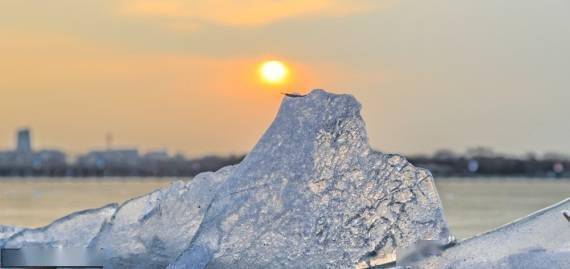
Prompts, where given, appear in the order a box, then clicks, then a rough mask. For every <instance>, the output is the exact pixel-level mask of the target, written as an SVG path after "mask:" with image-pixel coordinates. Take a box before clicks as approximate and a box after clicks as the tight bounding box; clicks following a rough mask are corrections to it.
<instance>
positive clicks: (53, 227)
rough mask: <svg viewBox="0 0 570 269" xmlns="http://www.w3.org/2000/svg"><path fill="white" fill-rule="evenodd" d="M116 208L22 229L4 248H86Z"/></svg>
mask: <svg viewBox="0 0 570 269" xmlns="http://www.w3.org/2000/svg"><path fill="white" fill-rule="evenodd" d="M116 208H117V205H116V204H110V205H107V206H105V207H102V208H97V209H89V210H85V211H80V212H76V213H73V214H70V215H68V216H65V217H63V218H61V219H58V220H56V221H54V222H53V223H52V224H50V225H48V226H45V227H42V228H35V229H22V230H20V231H19V232H17V233H15V234H13V235H12V236H10V237H9V238H8V239H6V241H5V243H4V247H6V248H21V247H28V246H30V247H31V246H49V247H87V244H88V243H89V242H90V241H91V240H92V239H93V238H94V237H95V235H97V233H98V232H99V230H100V229H101V225H102V224H103V223H104V222H106V221H108V220H109V219H110V218H111V216H112V215H113V213H114V212H115V210H116Z"/></svg>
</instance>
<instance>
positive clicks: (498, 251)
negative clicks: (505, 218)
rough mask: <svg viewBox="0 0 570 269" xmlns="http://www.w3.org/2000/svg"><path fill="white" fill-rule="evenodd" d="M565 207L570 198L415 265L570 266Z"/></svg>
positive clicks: (445, 267)
mask: <svg viewBox="0 0 570 269" xmlns="http://www.w3.org/2000/svg"><path fill="white" fill-rule="evenodd" d="M565 210H570V199H566V200H564V201H562V202H560V203H558V204H556V205H553V206H551V207H548V208H545V209H543V210H540V211H538V212H536V213H534V214H532V215H530V216H528V217H525V218H522V219H520V220H517V221H514V222H512V223H510V224H507V225H504V226H502V227H499V228H497V229H496V230H493V231H490V232H488V233H485V234H482V235H479V236H475V237H473V238H471V239H467V240H465V241H463V242H460V243H459V244H457V245H456V246H454V247H451V248H449V249H447V250H446V251H444V252H443V254H442V255H441V256H433V257H430V258H428V259H426V260H423V261H421V262H418V263H416V264H415V265H414V266H413V267H412V268H422V269H424V268H425V269H431V268H433V269H436V268H437V269H451V268H453V269H463V268H502V269H511V268H512V269H520V268H528V269H531V268H532V269H563V268H570V222H569V221H568V220H567V219H566V218H565V216H564V214H563V212H565Z"/></svg>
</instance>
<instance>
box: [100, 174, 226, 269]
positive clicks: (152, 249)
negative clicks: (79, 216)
mask: <svg viewBox="0 0 570 269" xmlns="http://www.w3.org/2000/svg"><path fill="white" fill-rule="evenodd" d="M232 170H233V167H231V166H230V167H226V168H223V169H221V170H219V171H217V172H215V173H213V172H208V173H202V174H200V175H198V176H196V177H195V178H194V179H193V180H192V181H190V182H189V183H187V184H185V183H183V182H182V181H177V182H174V183H173V184H171V185H170V186H169V187H167V188H163V189H160V190H157V191H154V192H152V193H150V194H147V195H144V196H141V197H138V198H135V199H132V200H130V201H127V202H125V203H124V204H122V205H121V206H120V207H119V208H118V209H117V212H116V213H115V215H114V216H113V218H112V220H111V221H110V222H108V223H105V225H104V226H103V228H102V229H101V232H100V233H99V235H98V236H97V237H96V238H95V239H94V240H93V242H91V244H90V247H93V248H95V249H97V250H99V251H100V253H101V254H102V256H103V257H104V258H105V260H106V264H105V268H164V267H166V266H167V265H168V264H169V263H170V262H172V261H173V260H174V259H175V258H176V257H177V256H178V255H180V253H181V252H182V251H183V250H184V249H186V248H187V247H188V245H189V243H190V242H191V240H192V238H193V237H194V234H195V232H196V230H197V229H198V227H199V226H200V224H201V222H202V219H203V216H204V213H205V211H206V210H207V207H208V205H209V204H210V202H211V200H212V198H213V196H214V194H215V193H216V192H217V189H218V187H219V185H220V184H221V183H222V182H224V181H225V179H226V177H227V175H228V174H229V173H230V172H231V171H232Z"/></svg>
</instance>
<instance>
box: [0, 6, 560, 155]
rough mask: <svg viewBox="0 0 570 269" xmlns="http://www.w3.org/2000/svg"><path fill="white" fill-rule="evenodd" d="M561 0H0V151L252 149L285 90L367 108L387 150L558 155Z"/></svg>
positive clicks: (379, 144)
mask: <svg viewBox="0 0 570 269" xmlns="http://www.w3.org/2000/svg"><path fill="white" fill-rule="evenodd" d="M569 10H570V2H569V1H567V0H541V1H536V0H503V1H497V0H477V1H473V0H469V1H466V0H439V1H435V0H421V1H418V0H415V1H409V0H402V1H398V0H394V1H392V0H386V1H381V0H370V1H350V0H333V1H325V0H303V1H266V0H243V1H219V0H208V1H197V0H194V1H190V0H97V1H77V0H50V1H45V0H35V1H34V0H2V1H0V148H8V147H12V144H13V140H14V137H13V136H14V134H13V133H14V131H15V129H16V128H18V127H21V126H30V127H31V128H32V129H33V132H34V143H35V145H36V146H38V147H52V148H53V147H55V148H60V149H64V150H68V151H70V152H75V153H77V152H81V151H85V150H87V149H90V148H93V147H102V146H104V143H105V140H104V137H105V134H107V133H112V134H113V136H114V144H115V145H117V146H135V145H138V146H140V148H141V149H143V150H149V149H157V148H163V147H166V148H168V149H169V150H170V151H171V152H175V151H181V152H184V153H187V154H189V155H198V154H205V153H242V152H246V151H248V150H249V149H250V148H251V147H252V146H253V145H254V144H255V142H256V141H257V139H258V138H259V137H260V136H261V135H262V133H263V131H264V130H265V129H266V128H267V126H268V125H269V123H270V122H271V120H272V119H273V117H274V115H275V113H276V111H277V109H278V106H279V103H280V100H281V95H280V94H279V92H280V91H282V90H283V89H280V88H276V87H268V86H267V85H263V84H262V83H260V81H259V79H258V78H257V77H256V68H257V65H258V64H259V63H260V62H261V61H263V60H267V59H279V60H282V61H284V62H286V63H287V64H288V65H289V66H290V68H291V71H292V73H293V79H292V81H291V83H290V84H288V85H285V86H283V87H282V88H286V89H287V90H289V89H290V90H293V91H298V92H305V91H307V90H309V89H311V88H324V89H327V90H330V91H334V92H345V93H351V94H354V95H355V96H356V97H357V98H358V99H359V100H360V101H361V102H362V104H363V107H364V111H363V112H364V117H365V120H366V122H367V126H368V130H369V135H370V140H371V143H372V145H373V146H375V147H376V148H379V149H381V150H384V151H389V152H402V153H424V152H431V151H433V150H434V149H438V148H450V149H454V150H457V151H462V150H464V149H465V148H467V147H471V146H477V145H485V146H491V147H493V148H495V149H496V150H498V151H503V152H508V153H522V152H526V151H530V150H535V151H538V152H543V151H560V152H566V153H568V152H570V124H569V122H568V120H567V117H568V116H569V115H570V105H569V102H570V98H569V97H570V16H569V13H568V11H569Z"/></svg>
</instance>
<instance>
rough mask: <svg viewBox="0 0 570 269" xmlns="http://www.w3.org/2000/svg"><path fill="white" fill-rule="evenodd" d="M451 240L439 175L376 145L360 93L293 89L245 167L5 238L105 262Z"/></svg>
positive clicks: (361, 263)
mask: <svg viewBox="0 0 570 269" xmlns="http://www.w3.org/2000/svg"><path fill="white" fill-rule="evenodd" d="M111 216H112V217H111ZM449 238H450V237H449V234H448V229H447V224H446V222H445V219H444V216H443V210H442V206H441V203H440V200H439V197H438V194H437V191H436V189H435V186H434V183H433V178H432V176H431V174H430V173H429V172H428V171H427V170H424V169H420V168H415V167H414V166H412V165H411V164H409V163H408V162H407V161H406V159H405V158H404V157H402V156H399V155H388V154H382V153H378V152H375V151H372V150H371V149H370V146H369V145H368V139H367V134H366V130H365V124H364V122H363V120H362V118H361V116H360V104H359V103H358V102H357V101H356V100H355V99H354V98H353V97H352V96H350V95H336V94H330V93H326V92H324V91H322V90H315V91H313V92H312V93H311V94H309V95H307V96H304V97H297V96H295V97H294V96H289V97H285V99H284V101H283V104H282V106H281V108H280V111H279V114H278V115H277V118H276V119H275V121H274V122H273V124H272V125H271V127H270V128H269V129H268V130H267V132H266V133H265V134H264V136H263V137H262V138H261V140H260V141H259V143H258V144H257V145H256V146H255V148H254V149H253V150H252V151H251V153H250V154H249V155H248V156H247V157H246V158H245V159H244V161H243V162H242V163H240V164H239V165H237V166H235V167H226V168H223V169H221V170H220V171H218V172H215V173H204V174H200V175H198V176H196V177H195V178H194V179H193V180H192V181H191V182H190V183H188V184H184V183H183V182H175V183H173V184H172V185H171V186H169V187H167V188H163V189H160V190H157V191H154V192H152V193H150V194H148V195H144V196H141V197H138V198H134V199H132V200H129V201H127V202H125V203H123V204H122V205H121V206H120V207H118V208H115V206H109V207H106V208H102V209H97V210H88V211H84V212H79V213H76V214H73V215H71V216H68V217H65V218H63V219H61V220H59V221H56V222H54V223H53V224H51V225H49V226H47V227H45V228H41V229H27V230H23V231H22V232H19V233H17V234H15V235H13V236H12V237H11V238H10V239H9V240H8V242H7V245H10V246H15V247H17V246H23V245H28V244H41V245H53V246H80V247H85V246H88V247H90V248H92V249H96V250H97V251H98V252H99V253H101V254H102V255H103V256H104V258H105V259H106V260H107V264H105V268H164V267H166V266H168V265H169V264H170V265H169V266H170V268H267V267H271V268H273V267H288V268H314V267H319V268H322V267H334V268H339V267H340V268H354V267H366V266H368V265H375V264H380V263H384V262H391V261H394V260H395V258H394V253H395V251H396V250H397V249H400V248H405V247H409V246H411V245H412V244H414V243H415V242H417V241H418V240H443V242H448V241H449ZM446 240H447V241H446Z"/></svg>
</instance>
